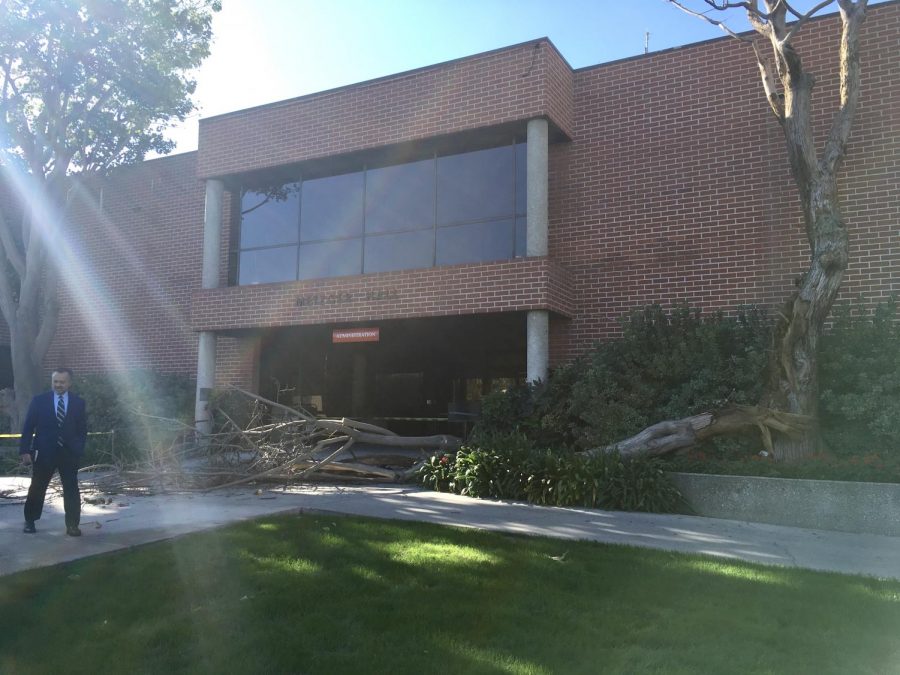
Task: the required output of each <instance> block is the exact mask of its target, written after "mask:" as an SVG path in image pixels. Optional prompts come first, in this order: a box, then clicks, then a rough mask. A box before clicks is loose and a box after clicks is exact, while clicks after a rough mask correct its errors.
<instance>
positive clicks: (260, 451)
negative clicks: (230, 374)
mask: <svg viewBox="0 0 900 675" xmlns="http://www.w3.org/2000/svg"><path fill="white" fill-rule="evenodd" d="M229 390H230V391H231V392H235V393H237V394H239V395H240V396H241V397H242V398H243V399H244V401H245V404H246V406H247V407H248V409H249V414H248V415H247V418H248V420H249V421H248V422H247V423H245V424H243V425H241V424H238V423H237V422H236V421H235V420H234V419H233V417H232V416H230V415H229V414H228V412H226V411H225V410H224V409H222V408H214V417H216V418H217V419H219V420H221V424H220V425H219V428H218V429H217V430H216V431H215V433H212V434H208V435H201V434H200V433H199V432H198V430H196V429H195V428H193V427H191V426H190V425H187V424H184V423H182V422H179V421H177V420H172V419H166V418H160V417H151V416H148V415H143V417H145V418H148V419H147V423H148V424H153V425H156V427H158V433H157V434H156V436H158V437H159V438H161V439H167V440H165V441H162V442H159V443H157V444H155V445H154V447H151V448H148V449H147V452H146V454H145V457H144V458H143V459H142V461H140V462H138V463H135V464H132V465H128V466H122V465H119V464H117V463H115V462H110V463H106V464H96V465H93V466H89V467H85V468H84V469H82V470H81V474H82V476H83V478H82V483H83V484H84V485H85V486H86V487H87V488H88V489H93V490H95V491H98V492H103V493H121V492H142V493H147V492H167V491H173V490H178V491H185V490H188V491H189V490H199V491H209V490H217V489H222V488H228V487H236V486H245V485H249V484H263V483H276V484H278V483H280V484H289V483H297V482H301V481H304V482H308V481H316V480H340V481H343V482H365V481H377V482H382V483H383V482H404V481H408V480H409V479H410V478H412V477H413V476H414V475H415V473H416V471H417V469H418V466H419V465H420V464H421V463H422V462H424V461H425V460H426V459H427V458H428V457H430V456H431V455H432V454H434V453H435V452H448V451H455V450H456V449H458V448H459V446H460V445H461V441H460V439H458V438H456V437H454V436H447V435H435V436H400V435H398V434H396V433H394V432H393V431H390V430H389V429H385V428H383V427H379V426H376V425H373V424H368V423H366V422H360V421H357V420H352V419H349V418H346V417H342V418H333V419H330V418H320V417H316V416H315V415H313V414H311V413H310V412H308V411H306V410H303V409H302V408H292V407H289V406H286V405H284V404H281V403H278V402H276V401H271V400H269V399H266V398H264V397H262V396H260V395H258V394H254V393H252V392H248V391H245V390H243V389H240V388H237V387H229Z"/></svg>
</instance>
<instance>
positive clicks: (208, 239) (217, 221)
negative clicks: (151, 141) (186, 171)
mask: <svg viewBox="0 0 900 675" xmlns="http://www.w3.org/2000/svg"><path fill="white" fill-rule="evenodd" d="M224 191H225V185H224V183H222V181H220V180H208V181H206V213H205V215H204V218H203V268H202V270H201V276H200V281H201V286H202V287H203V288H216V287H217V286H218V285H219V258H220V254H221V251H220V249H221V246H220V242H221V237H222V196H223V193H224ZM215 385H216V334H215V333H214V332H213V331H202V332H201V333H200V338H199V344H198V348H197V397H196V402H195V406H194V426H196V427H197V429H198V430H199V431H200V432H201V433H204V434H208V433H209V432H210V431H211V430H212V421H211V417H210V412H209V396H210V394H211V393H212V389H213V387H214V386H215Z"/></svg>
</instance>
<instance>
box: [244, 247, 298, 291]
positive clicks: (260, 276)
mask: <svg viewBox="0 0 900 675" xmlns="http://www.w3.org/2000/svg"><path fill="white" fill-rule="evenodd" d="M296 269H297V247H296V246H282V247H280V248H264V249H259V250H256V251H241V258H240V276H239V278H238V284H240V285H241V286H245V285H247V284H269V283H273V282H275V281H293V280H294V279H296V278H297V275H296V273H295V272H296Z"/></svg>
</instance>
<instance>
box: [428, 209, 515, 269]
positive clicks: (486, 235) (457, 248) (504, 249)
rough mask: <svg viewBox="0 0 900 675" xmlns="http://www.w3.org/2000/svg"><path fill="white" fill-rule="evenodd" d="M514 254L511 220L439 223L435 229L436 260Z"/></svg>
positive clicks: (446, 262) (501, 257) (448, 262)
mask: <svg viewBox="0 0 900 675" xmlns="http://www.w3.org/2000/svg"><path fill="white" fill-rule="evenodd" d="M512 254H513V221H512V220H499V221H494V222H491V223H474V224H471V225H455V226H453V227H441V228H438V231H437V264H438V265H458V264H460V263H468V262H487V261H489V260H508V259H509V258H511V257H512Z"/></svg>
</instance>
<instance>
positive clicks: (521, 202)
mask: <svg viewBox="0 0 900 675" xmlns="http://www.w3.org/2000/svg"><path fill="white" fill-rule="evenodd" d="M526 148H527V146H526V145H525V144H524V143H517V144H516V215H517V216H524V215H525V209H526V208H527V204H528V202H527V197H526V195H527V194H528V191H527V189H526V187H525V186H526V185H527V181H528V159H527V156H528V153H527V152H526Z"/></svg>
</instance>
